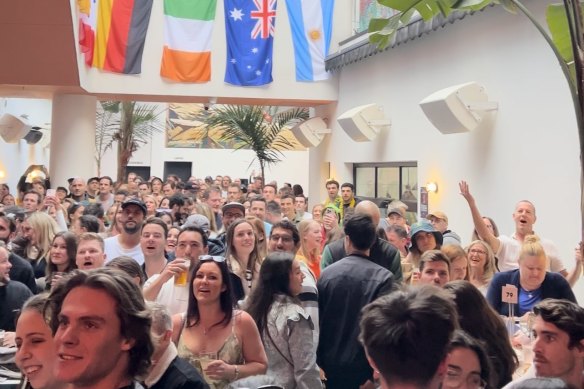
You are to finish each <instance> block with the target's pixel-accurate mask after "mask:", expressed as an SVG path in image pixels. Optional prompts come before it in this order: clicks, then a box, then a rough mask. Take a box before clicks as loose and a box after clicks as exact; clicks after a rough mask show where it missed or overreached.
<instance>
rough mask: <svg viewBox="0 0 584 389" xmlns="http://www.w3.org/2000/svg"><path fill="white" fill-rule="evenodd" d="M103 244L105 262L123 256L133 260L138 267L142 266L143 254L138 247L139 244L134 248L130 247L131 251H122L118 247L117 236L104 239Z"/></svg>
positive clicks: (122, 249)
mask: <svg viewBox="0 0 584 389" xmlns="http://www.w3.org/2000/svg"><path fill="white" fill-rule="evenodd" d="M103 243H104V246H105V255H106V258H105V260H106V262H109V261H111V260H112V259H114V258H117V257H121V256H123V255H125V256H128V257H131V258H134V259H135V260H136V262H138V264H139V265H142V264H143V263H144V253H143V252H142V248H141V247H140V244H139V243H138V244H137V245H136V246H134V247H132V248H131V249H124V248H123V247H122V246H121V245H120V242H119V241H118V237H117V236H112V237H110V238H107V239H104V241H103Z"/></svg>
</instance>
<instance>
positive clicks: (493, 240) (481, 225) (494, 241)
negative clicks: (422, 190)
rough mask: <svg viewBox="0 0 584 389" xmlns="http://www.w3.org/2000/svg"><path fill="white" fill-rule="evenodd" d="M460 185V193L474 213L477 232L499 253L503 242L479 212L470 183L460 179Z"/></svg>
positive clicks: (473, 218)
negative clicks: (469, 186)
mask: <svg viewBox="0 0 584 389" xmlns="http://www.w3.org/2000/svg"><path fill="white" fill-rule="evenodd" d="M458 187H459V189H460V194H461V195H462V197H464V199H465V200H466V202H467V203H468V207H469V208H470V213H471V215H472V221H473V223H474V226H475V229H476V230H477V233H478V234H479V236H480V237H481V238H482V239H483V240H484V241H485V242H487V243H488V244H489V246H491V248H492V249H493V251H494V252H495V253H497V252H498V251H499V247H500V246H501V242H500V241H499V238H497V237H496V236H495V235H493V233H492V232H491V231H489V229H488V228H487V226H486V225H485V222H484V221H483V217H482V216H481V213H480V212H479V208H478V207H477V204H476V202H475V199H474V197H473V196H472V195H471V194H470V190H469V188H468V184H467V183H466V181H460V183H459V184H458Z"/></svg>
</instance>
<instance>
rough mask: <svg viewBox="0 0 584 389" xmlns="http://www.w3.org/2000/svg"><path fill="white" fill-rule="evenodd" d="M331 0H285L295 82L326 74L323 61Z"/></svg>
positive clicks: (313, 79)
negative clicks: (292, 44) (294, 65)
mask: <svg viewBox="0 0 584 389" xmlns="http://www.w3.org/2000/svg"><path fill="white" fill-rule="evenodd" d="M334 4H335V1H334V0H286V6H287V9H288V18H289V19H290V29H291V30H292V42H293V43H294V57H295V61H296V80H297V81H320V80H326V79H327V78H328V76H329V74H328V72H327V71H326V70H325V66H324V61H325V59H326V56H327V55H328V51H329V47H330V43H331V32H332V27H333V8H334Z"/></svg>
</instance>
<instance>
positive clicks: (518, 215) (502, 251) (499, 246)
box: [459, 181, 582, 285]
mask: <svg viewBox="0 0 584 389" xmlns="http://www.w3.org/2000/svg"><path fill="white" fill-rule="evenodd" d="M459 188H460V194H461V195H462V197H464V198H465V200H466V201H467V202H468V206H469V208H470V211H471V214H472V219H473V223H474V226H475V229H476V230H477V233H478V235H479V236H480V237H481V239H482V240H484V241H485V242H487V243H488V244H489V245H490V246H491V248H492V249H493V251H494V252H495V255H496V256H497V258H498V259H499V264H498V265H499V266H498V267H499V270H500V271H507V270H513V269H517V268H518V267H519V264H518V262H517V260H518V259H519V252H520V250H521V245H522V244H523V239H524V238H525V237H526V236H527V235H533V234H535V233H534V232H533V225H534V224H535V221H536V220H537V218H536V215H535V206H534V205H533V204H532V203H531V202H530V201H527V200H521V201H519V202H518V203H517V205H516V206H515V211H514V212H513V221H514V222H515V233H514V234H513V235H512V236H510V237H509V236H505V235H499V236H498V237H496V236H495V235H493V233H492V232H491V231H489V229H488V228H487V226H486V225H485V222H484V221H483V218H482V215H481V213H480V211H479V209H478V206H477V205H476V202H475V199H474V197H473V196H472V195H471V193H470V190H469V187H468V184H467V183H466V182H465V181H461V182H460V184H459ZM540 240H541V244H542V246H543V249H544V251H545V253H546V256H547V257H548V259H549V270H550V271H552V272H556V273H560V274H561V275H563V276H564V277H566V280H567V281H568V282H569V283H570V285H574V283H575V282H576V281H577V280H578V278H579V275H580V273H581V271H582V263H581V261H576V266H575V267H574V269H572V271H570V273H568V271H567V270H566V268H565V266H564V264H563V263H562V261H561V259H560V258H559V256H558V249H557V248H556V246H555V244H554V243H553V242H552V241H550V240H547V239H543V238H541V237H540Z"/></svg>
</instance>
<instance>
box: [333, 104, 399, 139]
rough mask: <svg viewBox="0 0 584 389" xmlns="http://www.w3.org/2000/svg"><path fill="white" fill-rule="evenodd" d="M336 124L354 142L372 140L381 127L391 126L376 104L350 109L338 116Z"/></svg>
mask: <svg viewBox="0 0 584 389" xmlns="http://www.w3.org/2000/svg"><path fill="white" fill-rule="evenodd" d="M337 122H339V124H340V125H341V127H342V128H343V130H345V132H346V133H347V135H349V136H350V137H351V138H352V139H353V140H354V141H355V142H369V141H372V140H374V139H375V138H376V137H377V135H378V134H379V131H381V127H386V126H390V125H391V121H389V120H388V119H387V118H386V117H385V113H384V112H383V108H382V107H381V106H380V105H378V104H367V105H362V106H359V107H355V108H352V109H350V110H348V111H347V112H345V113H344V114H342V115H341V116H339V117H338V118H337Z"/></svg>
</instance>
